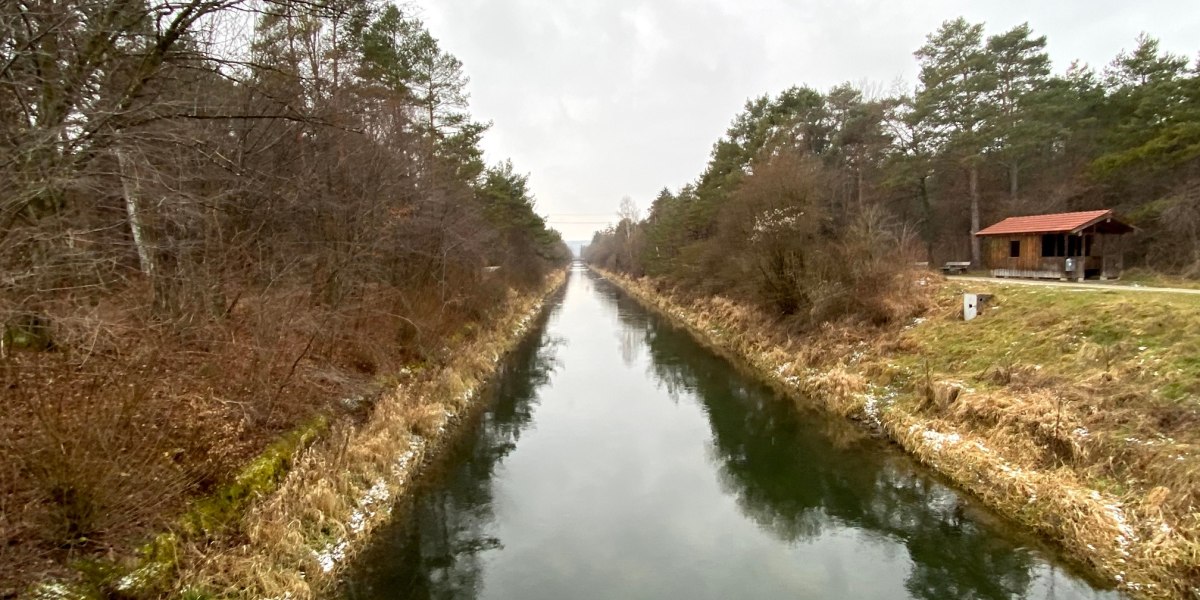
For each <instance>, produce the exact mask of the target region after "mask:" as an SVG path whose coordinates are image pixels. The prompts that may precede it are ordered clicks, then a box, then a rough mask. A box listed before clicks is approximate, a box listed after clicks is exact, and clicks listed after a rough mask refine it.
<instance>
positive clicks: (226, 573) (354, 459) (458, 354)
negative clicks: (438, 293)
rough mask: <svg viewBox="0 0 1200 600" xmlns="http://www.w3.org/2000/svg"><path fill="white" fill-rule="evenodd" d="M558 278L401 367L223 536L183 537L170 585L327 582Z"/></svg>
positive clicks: (253, 589) (291, 588) (282, 593)
mask: <svg viewBox="0 0 1200 600" xmlns="http://www.w3.org/2000/svg"><path fill="white" fill-rule="evenodd" d="M564 281H565V274H564V273H561V272H559V273H555V274H553V275H552V276H550V278H549V279H548V280H547V281H546V282H545V284H544V286H543V287H542V288H541V289H540V290H539V291H538V292H537V293H529V294H523V295H522V294H516V293H510V295H509V297H508V298H507V299H505V300H504V301H503V302H502V303H501V306H500V307H498V309H497V310H496V311H495V313H494V315H493V319H492V320H490V321H489V322H488V324H487V325H486V326H485V327H484V328H482V329H481V330H479V331H478V332H477V333H476V335H473V336H471V337H470V338H469V339H461V340H457V342H458V343H457V344H455V346H454V347H453V348H452V350H453V352H452V358H451V359H449V360H447V361H446V362H445V363H444V364H441V365H439V366H437V367H435V368H431V369H427V370H424V371H421V372H413V371H406V372H404V373H402V375H401V376H400V378H399V380H398V381H397V382H396V383H395V385H394V387H392V388H391V389H389V390H387V391H386V392H385V393H384V394H383V395H382V397H381V398H380V399H379V400H378V402H377V403H376V405H375V407H374V410H373V411H372V413H371V414H370V416H369V417H368V418H366V420H365V421H363V422H361V423H352V422H343V423H340V424H338V425H335V426H334V427H333V430H332V431H331V432H330V434H329V435H328V436H326V437H325V438H324V439H322V440H321V441H319V442H318V443H316V444H314V445H313V446H312V447H310V448H309V449H308V450H306V451H304V452H303V453H302V454H301V455H300V456H299V457H298V458H297V460H296V463H295V465H294V467H293V468H292V469H291V470H290V471H289V472H288V474H287V475H286V477H285V478H284V479H283V481H282V482H281V484H280V486H279V489H278V491H277V492H275V493H273V494H271V495H270V496H269V497H267V498H265V499H263V500H262V501H261V502H257V503H255V504H254V505H253V506H252V507H251V508H250V509H249V510H248V511H247V512H246V513H245V515H244V516H243V517H242V518H240V519H239V520H238V522H237V524H236V526H235V527H233V528H231V529H230V531H229V532H228V533H227V534H226V535H223V536H221V537H220V538H218V539H216V540H214V541H212V542H207V541H206V542H205V543H185V544H181V546H180V554H181V556H180V564H179V568H180V576H179V578H178V582H177V587H176V589H175V592H176V593H180V594H183V595H185V596H187V597H193V598H204V597H212V596H220V597H237V598H291V599H297V600H299V599H303V598H312V597H314V596H316V595H317V594H319V593H320V592H321V591H323V590H325V589H327V588H328V587H329V586H330V585H331V584H332V583H333V582H334V581H335V578H336V576H337V575H338V574H339V573H340V571H341V569H342V568H343V566H344V565H345V564H346V563H347V561H348V560H349V559H350V558H351V557H352V556H353V555H354V554H355V553H356V552H357V551H358V549H359V548H360V546H361V544H362V543H363V542H364V541H365V540H366V539H368V537H369V535H370V533H371V531H372V530H373V529H374V528H375V527H376V526H377V525H379V524H381V523H382V522H384V521H386V519H387V517H388V516H389V513H390V510H391V506H392V504H394V499H395V498H396V497H397V496H398V495H400V494H403V493H404V490H405V489H406V486H407V484H408V482H410V481H411V480H412V478H413V477H414V476H415V474H416V470H417V469H418V468H419V467H420V465H421V464H422V463H423V462H424V460H425V456H426V454H427V453H428V452H430V451H432V450H433V449H435V448H437V447H438V446H439V445H440V444H441V443H442V441H443V440H442V438H444V437H445V436H446V435H447V432H448V426H449V424H450V421H451V420H453V419H455V418H456V417H457V416H458V415H461V414H463V413H464V412H465V411H466V410H468V409H469V407H470V402H471V400H472V399H473V398H474V397H475V394H476V392H477V390H478V389H479V388H480V387H481V386H482V385H483V384H484V383H485V382H486V381H487V380H488V379H489V378H490V377H491V375H492V373H493V372H494V369H495V367H496V365H497V364H498V361H499V359H500V357H501V356H503V355H504V354H505V353H506V352H508V350H509V349H511V348H512V346H513V345H514V344H516V343H517V342H518V341H519V340H520V338H521V336H522V335H523V334H524V333H525V331H526V329H527V327H528V325H529V323H530V322H531V321H532V319H533V318H534V316H535V315H536V314H537V312H538V311H539V310H540V309H541V307H542V305H543V302H544V300H545V298H546V297H547V296H548V295H549V294H550V293H551V292H553V291H554V290H556V289H558V288H559V287H561V285H562V284H563V282H564Z"/></svg>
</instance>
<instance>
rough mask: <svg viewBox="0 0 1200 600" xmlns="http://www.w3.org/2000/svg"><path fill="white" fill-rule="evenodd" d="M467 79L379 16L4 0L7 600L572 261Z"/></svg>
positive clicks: (164, 511)
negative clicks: (486, 152)
mask: <svg viewBox="0 0 1200 600" xmlns="http://www.w3.org/2000/svg"><path fill="white" fill-rule="evenodd" d="M467 83H468V81H467V77H466V76H465V74H464V72H463V68H462V64H461V63H460V61H459V60H457V59H456V58H455V57H454V56H452V55H451V54H449V53H448V52H447V51H445V50H444V49H443V48H442V47H441V46H440V45H439V43H438V41H437V39H436V38H435V37H434V36H433V35H432V34H431V33H430V32H429V31H428V30H427V28H426V27H425V26H424V25H423V23H422V22H421V21H420V20H419V19H417V18H415V17H414V15H412V14H409V13H408V12H406V11H405V10H402V9H398V8H397V7H396V6H395V5H393V4H391V3H387V2H384V1H383V0H371V1H359V0H332V1H323V2H307V1H303V0H183V1H178V0H171V1H167V0H74V1H71V2H53V1H41V0H14V1H7V2H3V3H0V190H2V194H0V218H2V219H3V227H2V229H0V270H2V272H3V274H4V275H3V278H2V279H0V320H2V322H3V338H2V346H0V376H2V377H3V385H0V390H3V391H2V392H0V395H2V397H0V427H3V429H4V435H3V436H0V596H4V597H8V593H10V592H12V591H13V590H16V589H20V586H21V585H23V583H22V582H24V583H28V582H29V581H30V580H32V579H36V578H37V577H38V575H37V574H38V573H39V572H42V571H43V570H44V569H51V570H52V569H53V567H52V566H48V565H53V564H55V563H58V564H61V563H62V562H63V560H65V559H66V558H69V557H70V556H73V555H76V554H78V553H79V552H99V553H101V554H103V553H105V552H108V549H110V548H112V547H114V545H119V544H120V543H121V542H122V540H127V539H137V536H138V535H139V534H144V532H145V531H147V530H152V528H153V527H155V526H156V525H160V524H161V523H163V519H165V518H167V517H166V516H165V515H170V514H171V511H172V509H173V508H177V507H178V506H179V504H180V503H181V502H182V499H184V498H186V497H189V496H192V495H195V494H199V493H204V492H206V491H208V490H211V489H214V487H215V486H218V485H220V484H221V482H222V481H223V480H224V479H225V478H227V477H228V476H229V474H230V473H232V472H233V471H234V469H235V467H237V466H238V465H240V464H242V463H243V462H244V461H246V460H247V458H248V457H250V456H253V455H254V454H255V453H256V452H258V451H260V450H261V449H262V448H263V447H264V446H265V445H266V444H268V443H270V441H271V440H273V439H275V438H276V437H278V436H279V435H280V434H281V433H282V432H285V431H289V430H292V429H293V428H295V427H297V426H298V424H301V423H304V422H306V421H308V420H310V419H313V418H315V417H316V416H319V415H322V414H328V413H329V412H330V411H333V410H349V409H347V408H345V407H351V408H352V409H354V410H362V408H361V407H362V406H363V405H364V402H362V401H361V398H363V397H364V396H366V397H367V398H368V399H369V397H370V393H371V390H372V389H373V388H372V387H371V385H372V384H376V385H377V383H376V382H378V381H381V380H384V379H385V378H386V376H387V375H388V374H389V373H393V372H395V371H397V370H399V369H400V368H401V367H412V366H413V365H417V366H420V365H426V364H436V363H437V362H438V361H439V360H443V359H444V358H445V356H444V355H445V354H446V353H448V352H451V351H452V348H453V347H454V343H453V340H455V339H460V338H461V337H462V336H469V335H471V332H472V331H474V330H475V329H477V328H478V327H479V326H480V324H482V323H483V322H485V321H486V319H487V317H488V314H489V311H494V310H499V309H501V308H502V307H503V305H504V300H505V298H507V297H508V296H509V295H511V294H512V293H514V292H518V293H520V292H527V291H532V290H534V289H538V288H540V286H541V285H542V282H543V276H544V275H545V274H546V273H548V272H549V271H550V270H551V269H554V268H557V267H558V266H560V265H562V264H564V263H565V262H566V261H567V260H569V256H570V254H569V251H568V249H567V248H566V246H565V245H564V244H563V243H562V240H561V239H560V237H559V235H558V233H557V232H555V231H553V230H551V229H549V228H548V227H547V226H546V224H545V222H544V221H543V220H542V218H541V217H539V216H538V215H537V214H536V212H535V211H534V199H533V198H532V196H531V194H530V191H529V189H528V186H527V183H526V177H525V176H524V175H522V174H521V173H520V172H519V171H517V170H516V169H515V168H514V167H513V165H512V164H511V163H508V162H504V163H502V164H498V165H491V166H489V165H487V164H485V162H484V160H483V154H482V151H481V149H480V140H481V137H482V136H483V135H484V134H485V132H486V131H487V129H488V127H489V124H487V123H481V122H478V121H477V120H475V119H473V118H472V115H471V114H470V112H469V110H468V102H467V92H466V85H467ZM345 398H350V399H351V400H353V401H345V400H340V399H345Z"/></svg>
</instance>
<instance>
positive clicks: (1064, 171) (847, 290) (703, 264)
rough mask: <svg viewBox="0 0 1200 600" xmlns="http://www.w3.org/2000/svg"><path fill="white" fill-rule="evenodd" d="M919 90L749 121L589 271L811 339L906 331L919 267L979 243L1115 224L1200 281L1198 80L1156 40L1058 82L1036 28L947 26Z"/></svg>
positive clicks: (749, 115) (774, 108)
mask: <svg viewBox="0 0 1200 600" xmlns="http://www.w3.org/2000/svg"><path fill="white" fill-rule="evenodd" d="M915 58H916V60H917V61H918V63H919V66H920V76H919V79H920V80H919V84H918V85H917V86H916V88H915V89H914V90H912V91H911V92H910V93H893V94H884V93H878V92H877V91H876V90H872V89H861V88H859V87H855V86H853V85H850V84H842V85H838V86H836V87H834V88H832V89H830V90H828V91H826V92H821V91H818V90H815V89H812V88H810V87H803V86H801V87H793V88H791V89H788V90H786V91H783V92H782V93H780V94H778V95H776V96H773V97H772V96H763V97H759V98H755V99H753V100H750V101H748V102H747V103H746V106H745V109H744V110H743V111H742V112H741V114H739V115H737V117H736V118H734V120H733V122H732V124H731V125H730V127H729V129H728V131H727V132H726V134H725V136H724V137H722V138H721V139H720V140H718V141H717V143H716V144H715V145H714V147H713V150H712V154H711V158H710V160H709V162H708V165H707V166H706V168H705V169H704V171H703V173H701V174H700V176H699V178H698V179H697V180H696V181H695V182H693V183H689V184H687V185H685V186H683V187H682V188H681V189H678V190H677V191H672V190H670V189H664V190H663V191H662V192H661V193H659V195H658V197H657V198H654V199H653V202H652V204H650V207H649V210H648V212H647V214H646V215H645V216H644V218H642V215H640V214H639V211H638V210H637V208H636V205H635V204H634V202H633V201H632V200H630V199H626V201H624V202H623V203H622V207H621V212H620V213H619V214H620V221H619V222H618V224H617V225H615V226H613V227H610V228H609V229H607V230H605V231H602V232H600V233H598V234H596V236H595V238H594V239H593V240H592V242H591V244H590V245H589V247H588V248H587V250H586V252H585V258H586V259H587V260H588V261H590V262H591V263H593V264H596V265H599V266H602V267H604V268H607V269H610V270H617V271H621V272H624V273H627V274H631V275H634V276H641V275H649V276H654V277H660V278H663V280H664V281H667V282H672V283H677V284H682V285H684V287H687V288H689V289H693V290H697V291H699V292H701V293H721V294H725V295H730V296H733V297H740V298H742V299H746V300H750V301H754V302H759V303H762V304H763V305H766V306H768V307H770V308H772V309H774V310H777V311H779V312H780V313H782V314H785V315H795V318H798V319H801V320H806V321H809V322H814V321H820V320H823V319H826V318H832V317H836V316H838V315H844V314H855V315H858V316H863V317H866V318H869V319H871V320H875V321H886V320H888V319H891V318H896V317H899V316H901V315H902V314H906V313H907V312H908V309H909V308H910V307H909V306H908V305H907V304H906V303H905V302H904V301H903V299H904V298H905V297H906V296H907V295H908V293H907V292H908V289H907V286H910V285H911V281H912V279H913V278H912V277H909V276H907V275H905V274H903V273H899V271H901V270H903V267H904V266H905V265H913V264H915V263H920V262H930V263H934V264H937V263H939V262H941V261H965V260H971V261H973V262H974V264H976V265H978V264H979V263H980V256H979V252H980V250H979V245H978V241H977V238H975V237H974V236H973V235H971V234H972V233H973V232H975V231H978V230H979V229H980V228H981V226H985V225H987V224H989V223H991V222H994V221H997V220H999V219H1001V218H1003V217H1007V216H1012V215H1022V214H1037V213H1046V212H1060V211H1071V210H1087V209H1094V208H1112V209H1115V210H1117V211H1118V213H1119V214H1121V215H1122V216H1123V217H1124V218H1126V219H1128V220H1129V221H1130V222H1131V223H1132V224H1134V225H1135V226H1137V227H1138V229H1139V231H1138V232H1137V235H1136V236H1135V239H1134V242H1133V246H1132V247H1131V248H1130V251H1129V252H1128V253H1127V256H1126V261H1127V264H1129V265H1133V266H1141V267H1145V268H1150V269H1154V270H1157V271H1161V272H1166V273H1174V274H1178V275H1185V276H1192V277H1195V276H1200V63H1198V64H1191V63H1190V62H1189V59H1188V58H1187V57H1184V56H1176V55H1172V54H1170V53H1167V52H1163V51H1161V50H1160V49H1159V45H1158V42H1157V41H1156V40H1155V39H1154V38H1152V37H1149V36H1146V35H1143V36H1141V37H1139V38H1138V39H1137V40H1136V45H1135V47H1134V48H1133V50H1131V51H1123V52H1121V53H1120V54H1119V55H1118V56H1117V57H1116V58H1115V59H1114V60H1113V61H1112V62H1111V64H1109V65H1107V66H1105V67H1104V68H1102V69H1100V70H1096V69H1094V68H1091V67H1089V66H1087V65H1082V64H1078V63H1074V64H1072V65H1071V66H1070V68H1068V69H1067V70H1066V72H1064V73H1061V74H1056V73H1052V72H1051V66H1050V59H1049V56H1048V55H1047V53H1046V38H1045V36H1039V35H1036V34H1035V33H1034V32H1033V31H1032V30H1031V29H1030V27H1029V26H1028V25H1019V26H1017V27H1014V28H1012V29H1011V30H1008V31H1004V32H1001V33H997V34H995V35H990V36H985V30H984V25H983V24H981V23H970V22H968V21H966V20H965V19H961V18H960V19H957V20H953V21H947V22H945V23H943V24H942V25H941V27H939V28H938V30H937V31H935V32H934V33H932V34H930V35H929V36H928V37H927V40H926V43H925V44H924V45H923V46H921V47H920V48H919V49H917V50H916V52H915Z"/></svg>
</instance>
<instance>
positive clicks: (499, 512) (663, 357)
mask: <svg viewBox="0 0 1200 600" xmlns="http://www.w3.org/2000/svg"><path fill="white" fill-rule="evenodd" d="M572 278H573V280H572V283H571V285H570V286H569V288H568V291H567V293H566V295H565V297H564V299H563V300H562V303H561V305H560V306H558V307H557V308H556V309H555V310H554V312H553V313H552V315H551V317H550V319H549V322H548V324H547V326H546V332H545V334H544V335H547V336H548V337H547V338H546V339H552V340H555V343H552V344H545V343H543V344H540V347H539V344H538V343H536V342H531V343H529V344H527V347H526V348H525V349H524V350H522V351H521V352H518V353H517V354H516V355H515V356H514V358H513V359H512V361H513V368H512V370H510V372H509V374H508V375H507V377H506V378H505V380H504V381H505V382H504V384H503V385H502V386H500V388H499V389H498V390H497V394H498V398H497V402H496V405H495V408H494V409H493V410H492V411H491V412H490V413H489V414H488V415H486V416H485V419H484V422H483V424H482V425H481V428H480V433H479V435H478V438H477V439H474V440H471V441H468V442H467V443H465V444H464V447H463V448H462V449H461V450H460V451H459V454H460V456H459V457H458V458H457V459H455V460H456V461H458V462H456V463H455V464H454V465H452V466H451V467H450V468H449V469H448V470H447V472H446V474H445V475H444V477H445V481H444V482H442V483H441V484H440V485H438V486H436V487H437V489H435V490H433V491H432V492H430V493H428V494H426V495H424V496H423V497H422V498H421V500H420V501H419V503H418V506H417V512H416V514H417V515H419V517H418V520H419V522H420V524H419V526H417V527H406V526H405V525H404V524H397V525H395V526H394V527H393V528H392V529H391V530H387V531H385V532H384V533H382V534H380V540H379V543H378V544H377V547H376V548H374V549H373V550H372V551H370V552H368V553H367V554H366V556H365V557H364V559H363V561H362V564H361V565H360V572H359V573H358V574H356V575H355V577H354V579H353V583H352V584H351V585H350V586H348V587H347V590H348V591H350V592H352V593H350V594H349V595H352V596H355V597H371V598H374V597H378V598H383V597H389V598H395V597H415V598H427V597H428V598H443V597H446V598H449V597H454V598H458V597H480V598H514V599H527V598H528V599H536V598H689V599H690V598H732V597H748V598H749V597H752V598H902V597H923V598H946V597H981V598H992V597H1028V598H1090V597H1100V595H1098V594H1097V593H1095V592H1090V591H1087V590H1088V589H1089V588H1088V587H1087V585H1086V584H1083V583H1082V582H1080V581H1079V580H1077V579H1076V578H1074V577H1072V576H1070V575H1066V574H1064V572H1063V571H1062V569H1060V568H1054V567H1052V566H1050V565H1049V564H1048V563H1046V562H1045V560H1044V559H1043V558H1041V556H1040V554H1039V553H1037V552H1034V551H1031V550H1027V549H1023V548H1022V547H1021V546H1020V543H1021V541H1020V540H1015V539H1014V538H1013V537H1012V536H1011V535H1007V534H1005V533H1003V532H1002V531H1001V528H999V527H998V526H997V525H996V524H995V523H994V519H992V518H990V517H989V516H988V514H987V513H986V512H983V511H981V510H980V509H978V508H977V507H975V506H974V505H973V504H972V503H969V502H965V501H963V500H962V499H961V498H960V497H959V496H958V495H957V494H956V493H954V492H953V491H952V490H950V489H948V488H946V487H945V486H943V485H941V484H939V483H938V482H937V481H935V480H933V479H931V478H930V477H928V476H927V475H926V474H925V473H924V472H922V471H920V470H918V469H917V468H915V467H914V466H913V464H912V463H911V462H910V461H909V460H908V459H907V458H905V457H903V456H900V455H898V454H897V452H896V451H895V450H894V449H892V448H890V447H888V446H886V445H885V444H883V443H882V442H879V441H877V440H874V439H871V438H870V437H868V436H866V435H864V434H863V433H862V432H861V431H859V430H857V429H855V428H854V427H853V426H850V425H848V424H847V423H846V422H844V421H842V420H836V419H830V418H828V417H826V416H823V415H820V414H817V413H814V412H808V411H801V412H799V414H797V411H795V410H791V409H789V408H788V407H787V406H786V404H785V403H784V402H782V401H779V400H778V399H777V398H774V397H773V395H772V394H771V393H770V392H769V391H768V390H766V389H764V388H762V387H760V386H757V385H755V384H753V383H752V382H749V381H747V380H745V379H744V378H742V377H740V376H739V375H737V374H736V373H734V372H732V371H731V370H730V369H729V367H728V366H727V365H726V364H725V363H723V362H722V361H720V360H717V359H716V358H714V357H712V356H711V355H710V354H708V353H706V352H704V351H702V350H701V349H700V348H699V347H698V346H697V345H696V344H695V343H694V342H692V341H691V340H690V339H688V338H687V337H686V336H685V335H683V334H681V333H679V332H677V331H674V330H672V329H670V328H668V327H665V326H663V325H662V324H661V323H659V322H658V321H657V320H655V319H653V318H650V317H649V316H648V315H647V314H646V313H645V312H644V311H642V310H641V309H640V308H638V307H637V306H635V305H634V304H632V303H631V302H629V301H628V300H627V299H623V298H621V297H619V296H617V295H616V294H615V293H614V292H613V290H612V289H611V288H610V287H609V286H608V285H607V284H604V283H603V282H598V281H593V280H592V279H590V278H589V276H588V275H586V274H584V273H578V272H577V273H574V274H573V275H572ZM614 342H615V343H614ZM518 437H519V440H517V439H516V438H518ZM1024 541H1025V542H1028V540H1024Z"/></svg>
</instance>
